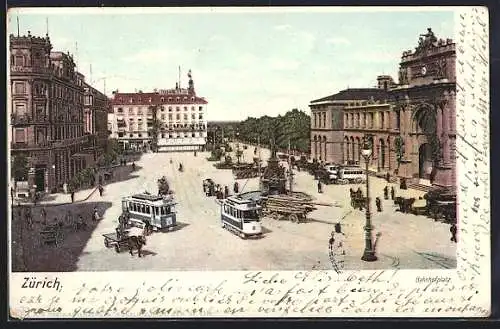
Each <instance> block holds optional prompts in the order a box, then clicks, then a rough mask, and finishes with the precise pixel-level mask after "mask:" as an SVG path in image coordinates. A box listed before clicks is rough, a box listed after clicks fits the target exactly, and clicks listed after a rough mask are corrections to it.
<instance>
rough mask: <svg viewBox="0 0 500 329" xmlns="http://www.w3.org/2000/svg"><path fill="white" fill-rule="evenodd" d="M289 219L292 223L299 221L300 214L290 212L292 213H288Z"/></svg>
mask: <svg viewBox="0 0 500 329" xmlns="http://www.w3.org/2000/svg"><path fill="white" fill-rule="evenodd" d="M288 219H289V220H290V221H291V222H292V223H299V216H297V214H290V215H288Z"/></svg>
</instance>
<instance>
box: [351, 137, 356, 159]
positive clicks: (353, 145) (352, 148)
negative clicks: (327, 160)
mask: <svg viewBox="0 0 500 329" xmlns="http://www.w3.org/2000/svg"><path fill="white" fill-rule="evenodd" d="M350 143H351V154H352V159H350V160H351V161H355V158H356V145H355V144H354V137H352V136H351V139H350Z"/></svg>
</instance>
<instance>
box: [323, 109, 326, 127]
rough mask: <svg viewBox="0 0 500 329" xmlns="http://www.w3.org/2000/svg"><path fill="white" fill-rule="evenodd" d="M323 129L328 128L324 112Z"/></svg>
mask: <svg viewBox="0 0 500 329" xmlns="http://www.w3.org/2000/svg"><path fill="white" fill-rule="evenodd" d="M323 128H326V112H323Z"/></svg>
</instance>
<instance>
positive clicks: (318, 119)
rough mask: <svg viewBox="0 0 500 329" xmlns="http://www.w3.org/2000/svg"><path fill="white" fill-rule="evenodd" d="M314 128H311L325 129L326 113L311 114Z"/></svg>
mask: <svg viewBox="0 0 500 329" xmlns="http://www.w3.org/2000/svg"><path fill="white" fill-rule="evenodd" d="M313 115H314V127H313V128H326V112H319V113H318V112H317V113H313Z"/></svg>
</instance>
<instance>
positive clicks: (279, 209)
mask: <svg viewBox="0 0 500 329" xmlns="http://www.w3.org/2000/svg"><path fill="white" fill-rule="evenodd" d="M314 205H319V206H332V204H327V203H318V202H312V201H311V200H307V199H302V198H297V197H293V196H284V195H273V196H268V197H267V198H263V199H262V209H263V215H264V216H268V217H271V218H273V219H276V220H281V219H287V220H289V221H291V222H293V223H300V222H305V221H306V220H307V214H308V213H310V212H312V211H313V210H315V209H316V207H314Z"/></svg>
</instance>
